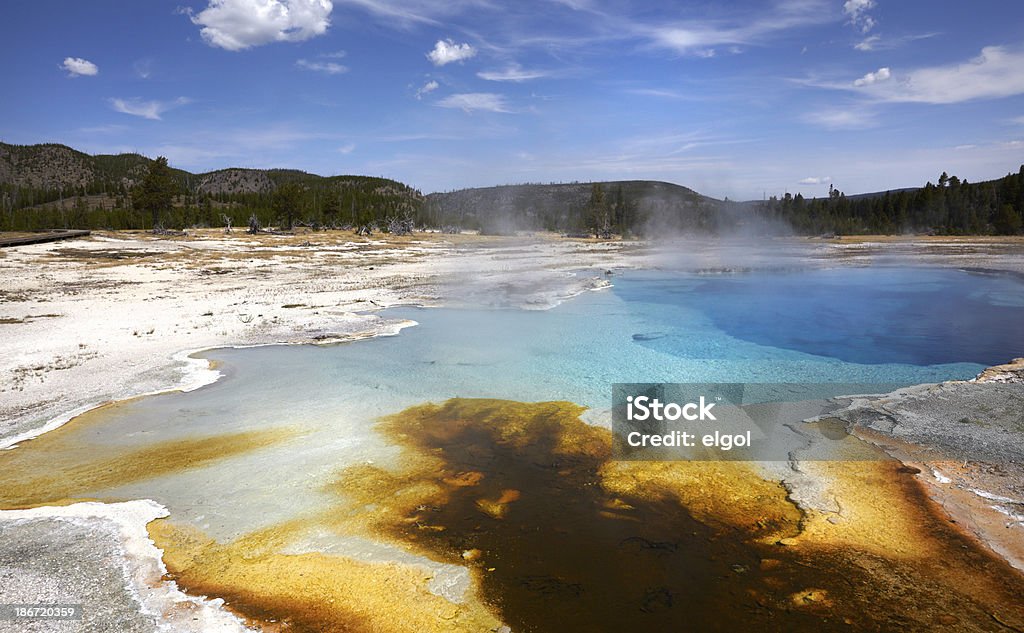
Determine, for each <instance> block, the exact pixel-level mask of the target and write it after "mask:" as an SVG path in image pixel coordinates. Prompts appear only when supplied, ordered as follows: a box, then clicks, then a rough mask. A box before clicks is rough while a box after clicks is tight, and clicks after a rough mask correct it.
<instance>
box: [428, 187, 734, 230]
mask: <svg viewBox="0 0 1024 633" xmlns="http://www.w3.org/2000/svg"><path fill="white" fill-rule="evenodd" d="M721 204H722V203H721V202H720V201H719V200H715V199H714V198H708V197H707V196H702V195H701V194H699V193H697V192H696V191H693V190H692V189H687V188H686V187H681V186H679V185H674V184H671V183H667V182H656V181H650V180H622V181H611V182H600V183H560V184H523V185H503V186H499V187H482V188H477V189H461V190H458V191H452V192H448V193H432V194H430V195H428V196H427V197H426V199H425V200H424V204H423V216H424V217H425V218H426V219H427V220H429V221H430V222H432V223H434V224H438V225H445V224H448V225H458V226H462V227H471V228H478V229H481V230H484V231H487V232H504V231H507V230H510V229H519V230H551V231H567V232H571V233H575V232H578V233H586V232H597V233H600V232H601V230H602V228H606V229H608V230H609V231H610V232H612V233H617V234H629V233H644V229H645V228H647V227H648V226H649V225H650V224H651V223H652V222H654V221H657V222H658V223H659V224H661V225H665V226H671V227H673V228H675V229H678V230H687V229H690V230H694V231H708V230H712V229H714V228H715V223H716V220H717V217H718V212H719V210H720V207H721ZM595 230H596V231H595Z"/></svg>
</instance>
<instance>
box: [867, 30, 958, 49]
mask: <svg viewBox="0 0 1024 633" xmlns="http://www.w3.org/2000/svg"><path fill="white" fill-rule="evenodd" d="M936 35H939V33H938V32H935V33H919V34H915V35H900V36H898V37H883V36H882V35H879V34H875V35H869V36H867V37H865V38H864V39H862V40H861V41H859V42H857V43H856V44H854V45H853V47H854V48H855V49H857V50H858V51H862V52H870V51H888V50H893V49H896V48H900V47H901V46H906V45H907V44H910V43H911V42H916V41H917V40H926V39H928V38H931V37H935V36H936Z"/></svg>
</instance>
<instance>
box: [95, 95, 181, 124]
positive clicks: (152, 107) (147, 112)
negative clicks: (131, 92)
mask: <svg viewBox="0 0 1024 633" xmlns="http://www.w3.org/2000/svg"><path fill="white" fill-rule="evenodd" d="M191 102H192V100H191V99H189V98H188V97H178V98H177V99H175V100H173V101H143V100H141V99H117V98H114V99H111V100H110V105H111V106H112V107H113V108H114V109H115V110H117V111H118V112H123V113H124V114H130V115H132V116H139V117H142V118H144V119H150V120H153V121H159V120H160V115H162V114H163V113H164V112H167V111H168V110H170V109H172V108H176V107H178V106H183V105H186V104H189V103H191Z"/></svg>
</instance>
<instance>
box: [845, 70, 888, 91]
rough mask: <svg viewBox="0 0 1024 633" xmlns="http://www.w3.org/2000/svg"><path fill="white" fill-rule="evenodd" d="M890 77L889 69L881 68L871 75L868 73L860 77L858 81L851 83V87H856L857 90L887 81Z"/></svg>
mask: <svg viewBox="0 0 1024 633" xmlns="http://www.w3.org/2000/svg"><path fill="white" fill-rule="evenodd" d="M891 77H892V72H891V71H890V70H889V68H888V67H882V68H879V69H878V70H876V71H875V72H873V73H868V74H866V75H864V76H863V77H861V78H860V79H857V80H856V81H854V82H853V85H854V86H857V87H858V88H859V87H861V86H870V85H871V84H876V83H878V82H880V81H887V80H888V79H889V78H891Z"/></svg>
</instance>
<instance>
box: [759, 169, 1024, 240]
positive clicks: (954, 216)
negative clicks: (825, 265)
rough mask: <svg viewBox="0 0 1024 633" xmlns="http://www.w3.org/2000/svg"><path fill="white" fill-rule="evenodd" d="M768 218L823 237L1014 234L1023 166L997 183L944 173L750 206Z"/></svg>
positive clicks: (1023, 188)
mask: <svg viewBox="0 0 1024 633" xmlns="http://www.w3.org/2000/svg"><path fill="white" fill-rule="evenodd" d="M748 204H749V206H750V207H751V208H752V209H754V210H755V213H756V214H757V215H759V216H762V217H765V218H772V219H777V220H781V221H784V222H785V223H787V224H788V225H789V226H791V227H792V229H793V230H794V231H796V232H797V233H800V234H805V235H814V234H821V233H836V234H844V235H846V234H865V233H886V234H891V233H933V234H943V235H988V234H996V235H1015V234H1018V233H1020V232H1021V230H1022V228H1024V222H1022V214H1024V165H1021V167H1020V170H1019V171H1017V172H1016V173H1010V174H1007V175H1006V176H1005V177H1003V178H999V179H998V180H988V181H984V182H977V183H969V182H967V181H966V180H961V179H960V178H958V177H956V176H950V175H949V174H947V173H945V172H943V173H942V175H940V176H939V178H938V180H937V182H936V183H931V182H928V183H926V184H925V186H924V187H921V188H918V189H900V190H898V191H887V192H881V193H874V194H861V195H857V196H849V197H847V196H846V195H844V194H843V193H842V192H841V191H839V190H838V189H832V191H831V192H830V195H829V196H828V197H827V198H811V199H806V198H804V197H803V196H801V195H799V194H797V195H796V196H791V195H790V194H786V195H785V196H784V197H782V198H776V197H774V196H772V198H771V199H770V200H767V201H764V202H757V203H748Z"/></svg>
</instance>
